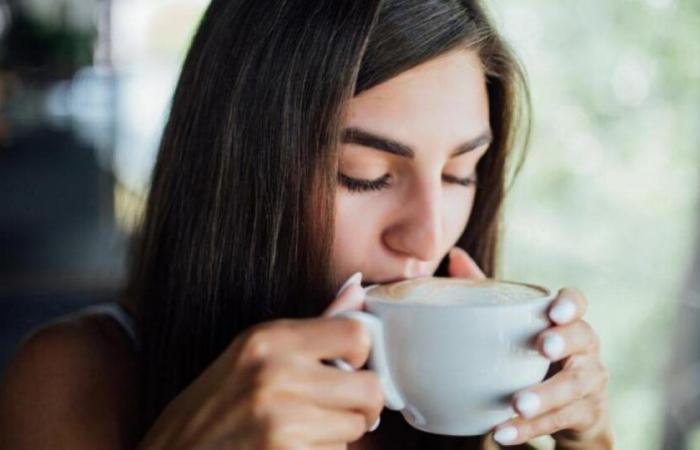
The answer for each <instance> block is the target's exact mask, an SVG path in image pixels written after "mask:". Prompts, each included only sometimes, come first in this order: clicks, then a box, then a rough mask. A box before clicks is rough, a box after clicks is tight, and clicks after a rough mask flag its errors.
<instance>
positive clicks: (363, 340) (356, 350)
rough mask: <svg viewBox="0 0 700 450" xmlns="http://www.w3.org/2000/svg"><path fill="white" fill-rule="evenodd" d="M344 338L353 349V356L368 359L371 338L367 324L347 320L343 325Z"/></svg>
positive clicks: (360, 359) (358, 358)
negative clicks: (366, 327)
mask: <svg viewBox="0 0 700 450" xmlns="http://www.w3.org/2000/svg"><path fill="white" fill-rule="evenodd" d="M342 332H343V339H344V340H345V342H346V344H347V346H348V348H349V349H350V350H351V352H350V353H351V356H352V358H353V359H357V360H358V361H364V360H365V359H367V356H368V354H369V349H370V346H371V340H370V336H369V333H368V332H367V330H366V329H365V326H364V325H363V324H361V323H360V322H357V321H355V320H347V319H346V320H345V324H344V325H343V331H342Z"/></svg>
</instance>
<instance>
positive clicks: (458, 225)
mask: <svg viewBox="0 0 700 450" xmlns="http://www.w3.org/2000/svg"><path fill="white" fill-rule="evenodd" d="M474 196H475V189H470V190H469V193H468V194H467V195H466V196H465V195H464V193H463V192H462V193H454V195H448V196H447V198H445V208H444V212H443V219H444V221H445V228H446V232H447V233H448V235H449V236H451V237H453V239H452V240H456V239H457V238H458V237H459V236H460V235H461V234H462V232H463V231H464V229H465V228H466V226H467V223H468V221H469V218H470V217H471V212H472V209H473V207H474Z"/></svg>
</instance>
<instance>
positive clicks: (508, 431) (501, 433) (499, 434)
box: [493, 426, 518, 444]
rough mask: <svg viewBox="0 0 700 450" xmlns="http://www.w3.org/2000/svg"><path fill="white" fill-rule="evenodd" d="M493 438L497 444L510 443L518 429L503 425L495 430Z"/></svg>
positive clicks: (515, 437) (514, 438) (515, 436)
mask: <svg viewBox="0 0 700 450" xmlns="http://www.w3.org/2000/svg"><path fill="white" fill-rule="evenodd" d="M493 438H494V439H495V440H496V442H498V443H499V444H510V443H512V442H514V441H515V440H516V439H517V438H518V430H517V429H516V428H515V427H511V426H507V427H503V428H501V429H500V430H497V431H496V434H494V435H493Z"/></svg>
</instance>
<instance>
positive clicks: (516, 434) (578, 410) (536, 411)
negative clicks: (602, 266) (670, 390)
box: [448, 247, 613, 450]
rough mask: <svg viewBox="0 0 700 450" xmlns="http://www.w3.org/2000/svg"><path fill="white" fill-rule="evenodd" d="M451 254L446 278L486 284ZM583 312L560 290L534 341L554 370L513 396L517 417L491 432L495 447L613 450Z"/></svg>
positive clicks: (598, 365)
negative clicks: (550, 441) (549, 444)
mask: <svg viewBox="0 0 700 450" xmlns="http://www.w3.org/2000/svg"><path fill="white" fill-rule="evenodd" d="M455 249H456V251H455V250H453V251H452V252H451V253H450V263H449V268H448V272H449V274H450V276H451V277H459V278H485V276H484V274H483V272H481V270H480V269H479V267H478V266H477V265H476V263H475V262H474V261H473V260H472V259H471V258H470V257H469V255H468V254H467V253H466V252H465V251H464V250H462V249H461V248H457V247H455ZM586 308H587V301H586V299H585V298H584V297H583V295H581V293H579V292H578V291H576V290H574V289H562V290H560V291H559V293H558V295H557V297H556V299H555V300H554V301H553V302H552V304H551V305H550V307H549V309H548V315H549V318H550V320H551V321H552V323H553V324H552V326H551V327H549V328H548V329H547V330H545V331H543V332H542V333H540V335H539V336H537V340H536V341H535V342H536V343H535V345H536V348H537V349H538V351H540V352H541V353H542V354H543V355H544V356H545V357H547V358H548V359H550V360H551V361H552V363H553V364H552V365H551V367H550V371H549V373H548V374H547V378H546V379H545V381H543V382H542V383H540V384H538V385H535V386H532V387H530V388H528V389H525V390H523V391H521V392H518V393H516V394H515V395H514V396H513V408H514V409H515V410H516V411H517V413H518V414H519V416H518V417H515V418H513V419H510V420H508V421H507V422H505V423H502V424H500V425H498V426H497V427H496V432H495V435H494V437H495V439H496V440H497V441H498V442H499V443H500V444H502V445H516V444H521V443H524V442H527V441H528V440H530V439H533V438H535V437H538V436H542V435H551V436H552V437H553V438H554V439H555V441H556V443H557V447H556V448H557V450H579V449H581V450H582V449H586V450H608V449H612V448H613V435H612V429H611V426H610V418H609V413H608V397H607V392H606V391H607V383H608V372H607V369H606V368H605V366H603V363H602V362H601V360H600V344H599V340H598V337H597V335H596V333H595V332H594V331H593V329H592V328H591V326H590V325H589V324H588V323H587V322H585V321H584V320H583V319H582V318H583V315H584V314H585V312H586Z"/></svg>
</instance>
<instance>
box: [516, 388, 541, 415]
mask: <svg viewBox="0 0 700 450" xmlns="http://www.w3.org/2000/svg"><path fill="white" fill-rule="evenodd" d="M540 406H542V402H541V400H540V396H539V395H537V394H535V393H534V392H522V393H520V394H518V398H517V400H516V401H515V407H516V408H517V409H518V412H520V414H521V415H523V416H524V417H528V418H529V417H534V416H535V415H536V414H537V411H539V410H540Z"/></svg>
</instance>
